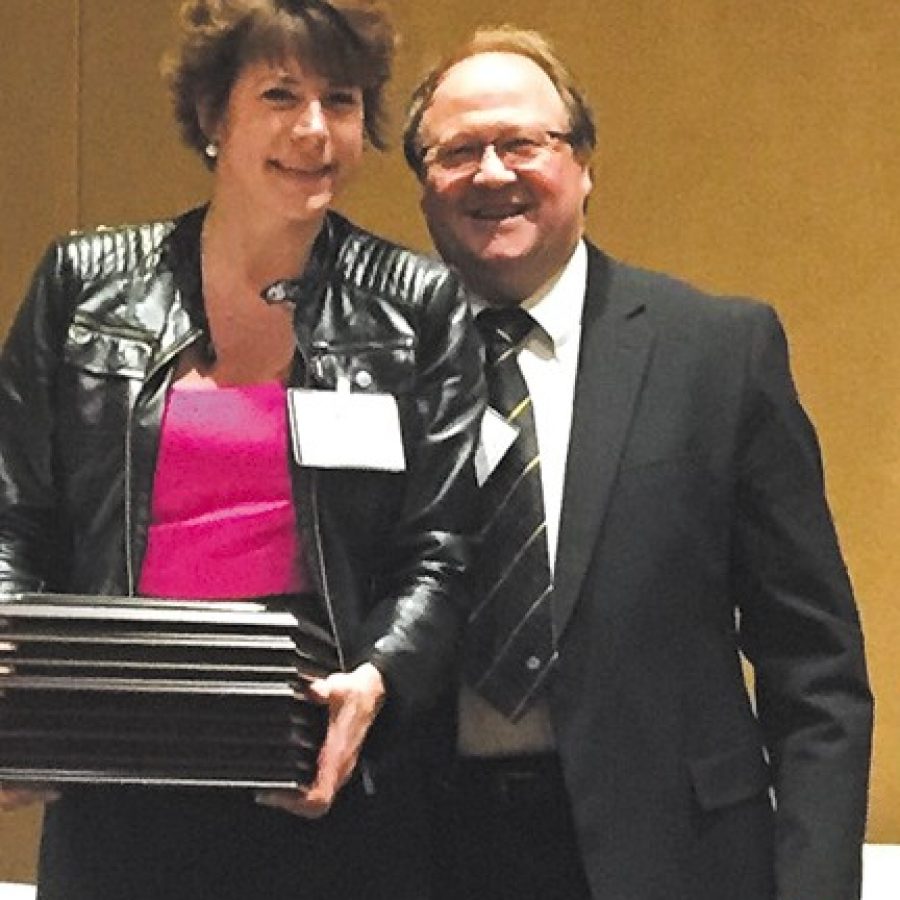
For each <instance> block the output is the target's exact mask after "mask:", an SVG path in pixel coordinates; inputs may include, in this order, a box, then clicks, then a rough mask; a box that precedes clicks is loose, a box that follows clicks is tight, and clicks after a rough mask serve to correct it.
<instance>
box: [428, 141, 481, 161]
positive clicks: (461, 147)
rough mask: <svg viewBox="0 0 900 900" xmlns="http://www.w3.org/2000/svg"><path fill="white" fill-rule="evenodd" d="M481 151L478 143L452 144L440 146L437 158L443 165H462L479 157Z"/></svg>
mask: <svg viewBox="0 0 900 900" xmlns="http://www.w3.org/2000/svg"><path fill="white" fill-rule="evenodd" d="M483 152H484V151H483V150H482V149H481V145H480V144H453V145H451V146H449V147H442V148H441V151H440V153H439V154H438V158H439V159H440V161H441V163H442V164H443V165H445V166H451V167H452V166H462V165H465V164H466V163H469V162H471V161H472V160H473V159H475V160H477V159H480V158H481V156H482V154H483Z"/></svg>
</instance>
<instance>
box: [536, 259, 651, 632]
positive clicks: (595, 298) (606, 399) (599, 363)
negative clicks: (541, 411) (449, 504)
mask: <svg viewBox="0 0 900 900" xmlns="http://www.w3.org/2000/svg"><path fill="white" fill-rule="evenodd" d="M614 265H615V264H614V263H612V262H611V261H610V260H608V259H607V258H606V257H605V256H604V255H603V254H602V253H601V252H600V251H599V250H597V249H596V248H595V247H593V246H592V245H590V244H588V284H587V292H586V295H585V305H584V314H583V317H582V333H581V349H580V355H579V361H578V377H577V380H576V383H575V400H574V413H573V416H572V432H571V436H570V439H569V453H568V459H567V462H566V478H565V488H564V491H563V504H562V517H561V521H560V531H559V543H558V549H557V557H556V567H555V568H556V576H555V581H554V592H553V622H554V626H555V631H556V634H557V636H561V635H562V634H563V632H564V631H565V629H566V626H567V625H568V622H569V619H570V618H571V616H572V611H573V609H574V607H575V604H576V602H577V600H578V596H579V594H580V591H581V585H582V582H583V581H584V576H585V573H586V572H587V568H588V565H589V563H590V560H591V557H592V555H593V549H594V545H595V543H596V539H597V536H598V534H599V531H600V528H601V526H602V523H603V519H604V518H605V514H606V508H607V504H608V502H609V496H610V491H611V490H612V488H613V485H614V483H615V479H616V474H617V472H618V469H619V463H620V460H621V456H622V451H623V449H624V446H625V442H626V439H627V436H628V430H629V425H630V423H631V420H632V417H633V415H634V411H635V408H636V404H637V400H638V398H639V396H640V392H641V388H642V385H643V381H644V373H645V371H646V368H647V363H648V361H649V358H650V350H651V347H652V344H653V332H652V330H651V328H650V325H649V323H648V322H647V317H646V315H645V314H644V304H643V301H642V298H641V297H639V296H635V295H634V294H633V293H631V292H627V291H622V290H621V289H620V288H618V287H617V282H616V279H615V278H614V274H613V271H612V269H613V266H614Z"/></svg>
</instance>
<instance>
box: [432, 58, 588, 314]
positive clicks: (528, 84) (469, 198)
mask: <svg viewBox="0 0 900 900" xmlns="http://www.w3.org/2000/svg"><path fill="white" fill-rule="evenodd" d="M569 128H570V123H569V119H568V114H567V112H566V108H565V105H564V104H563V101H562V98H561V97H560V96H559V94H558V93H557V91H556V88H555V87H554V86H553V83H552V82H551V81H550V79H549V78H548V77H547V75H546V74H545V73H544V71H543V70H542V69H541V68H540V66H538V65H537V64H536V63H534V62H532V61H531V60H530V59H528V58H527V57H525V56H520V55H518V54H514V53H493V52H492V53H481V54H478V55H476V56H471V57H468V58H467V59H464V60H462V61H461V62H459V63H457V64H456V65H454V66H452V67H451V68H450V69H449V70H448V71H447V73H446V74H445V76H444V78H443V80H442V81H441V82H440V84H439V85H438V88H437V90H436V91H435V93H434V96H433V98H432V101H431V104H430V105H429V107H428V108H427V109H426V111H425V114H424V116H423V117H422V126H421V129H420V141H421V144H422V146H423V147H425V148H433V149H431V152H430V153H427V154H426V172H425V177H424V181H423V186H422V187H423V193H422V201H421V202H422V210H423V212H424V214H425V218H426V221H427V223H428V228H429V231H430V232H431V236H432V239H433V240H434V243H435V246H436V247H437V249H438V252H439V253H440V254H441V256H442V257H443V258H444V259H445V260H446V261H447V262H448V263H451V264H453V265H455V266H457V267H458V268H459V270H460V271H461V273H462V275H463V278H464V279H465V280H466V281H467V282H468V284H469V285H470V286H471V287H472V288H474V289H475V290H476V291H478V292H479V293H480V294H481V295H482V296H483V297H484V299H485V300H487V301H489V302H491V303H497V304H510V303H518V302H520V301H521V300H523V299H525V298H526V297H528V296H529V295H531V294H533V293H534V292H535V291H536V290H538V288H540V287H541V286H542V285H543V284H545V283H546V282H547V281H548V280H549V279H550V278H552V277H553V276H554V275H555V274H556V273H557V272H558V271H559V269H560V268H561V267H562V266H563V265H564V264H565V263H566V261H567V260H568V258H569V256H570V255H571V253H572V251H573V250H574V248H575V245H576V244H577V242H578V240H579V238H580V236H581V234H582V232H583V230H584V203H585V200H586V198H587V196H588V194H589V192H590V190H591V177H590V172H589V170H588V162H587V160H586V159H579V158H578V157H576V155H575V154H574V152H573V150H572V148H571V146H569V144H568V143H566V142H565V140H559V139H553V138H551V139H549V140H548V142H547V145H546V147H545V148H544V149H543V150H542V151H541V152H540V153H539V154H538V155H537V157H536V158H535V159H534V160H532V161H530V162H528V163H527V164H522V165H519V164H518V163H517V162H516V160H515V159H514V158H510V159H508V161H507V163H506V164H504V162H503V161H502V160H501V158H500V155H502V153H501V154H500V155H498V154H497V152H495V151H496V148H495V147H494V146H493V145H492V144H491V142H492V141H495V140H496V141H497V142H498V144H499V146H500V148H501V150H502V148H504V147H510V146H514V143H515V140H516V138H517V135H518V134H521V135H523V136H524V135H528V134H532V135H534V134H539V135H543V134H546V133H547V132H550V133H554V132H555V133H557V134H558V133H563V134H567V133H568V131H569ZM471 147H475V148H481V147H484V148H485V149H484V152H483V154H482V155H481V156H480V158H479V160H478V164H477V165H476V166H468V167H466V166H463V167H462V168H460V169H456V168H455V167H454V160H455V148H471ZM443 151H446V152H443ZM476 154H477V149H476ZM469 155H471V153H469ZM445 162H446V163H447V164H446V165H445V164H444V163H445Z"/></svg>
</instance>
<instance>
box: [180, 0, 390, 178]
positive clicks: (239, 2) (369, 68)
mask: <svg viewBox="0 0 900 900" xmlns="http://www.w3.org/2000/svg"><path fill="white" fill-rule="evenodd" d="M180 21H181V40H180V43H179V46H178V49H177V50H176V51H175V52H174V53H173V54H172V55H171V56H170V57H169V58H168V59H167V60H166V61H165V62H164V64H163V70H164V73H165V75H166V79H167V81H168V84H169V89H170V92H171V95H172V103H173V106H174V110H175V118H176V120H177V122H178V125H179V127H180V129H181V135H182V137H183V139H184V141H185V143H186V144H187V145H188V146H189V147H191V148H192V149H194V150H196V151H197V152H198V153H200V155H201V157H203V159H204V161H205V162H206V163H207V164H208V165H212V161H211V160H208V159H207V158H206V157H205V155H204V154H203V150H204V148H205V146H206V144H207V143H208V142H209V136H208V134H207V129H209V128H210V127H211V125H212V123H215V122H217V121H218V120H219V119H220V117H221V116H222V114H223V113H224V111H225V108H226V107H227V105H228V98H229V96H230V95H231V89H232V87H233V86H234V82H235V79H236V78H237V77H238V75H239V74H240V72H241V70H242V69H243V67H244V66H246V65H247V64H248V63H252V62H256V61H259V60H264V59H265V60H271V61H273V62H280V61H283V60H285V59H287V58H296V59H298V60H299V61H300V62H301V63H302V64H303V65H304V66H309V67H310V68H311V69H312V70H313V71H315V72H316V74H318V75H321V76H323V77H325V78H328V79H330V80H332V81H334V82H335V83H336V84H339V85H351V86H354V87H360V88H362V92H363V104H364V127H365V134H366V137H367V138H368V140H369V143H371V144H372V146H374V147H377V148H378V149H379V150H380V149H384V147H385V143H386V142H385V138H384V123H385V101H384V90H385V86H386V85H387V82H388V79H389V78H390V75H391V64H392V62H393V57H394V46H395V43H396V40H395V34H394V29H393V27H392V25H391V22H390V20H389V19H388V17H387V14H386V13H385V11H384V9H383V8H382V7H381V5H380V4H379V3H378V0H334V2H332V3H329V2H326V0H185V2H184V3H183V4H182V6H181V19H180Z"/></svg>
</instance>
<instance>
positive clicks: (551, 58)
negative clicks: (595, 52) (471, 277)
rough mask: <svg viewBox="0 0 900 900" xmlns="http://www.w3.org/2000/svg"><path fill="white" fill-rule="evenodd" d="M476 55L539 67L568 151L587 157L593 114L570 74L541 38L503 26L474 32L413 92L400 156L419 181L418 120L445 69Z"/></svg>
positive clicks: (594, 135) (592, 137)
mask: <svg viewBox="0 0 900 900" xmlns="http://www.w3.org/2000/svg"><path fill="white" fill-rule="evenodd" d="M480 53H515V54H517V55H519V56H524V57H526V58H527V59H530V60H531V61H532V62H533V63H536V64H537V65H538V66H540V67H541V68H542V69H543V70H544V72H545V73H546V75H547V77H548V78H549V79H550V81H552V82H553V86H554V87H555V88H556V90H557V92H558V93H559V96H560V98H561V99H562V102H563V105H564V106H565V108H566V112H567V113H568V116H569V129H570V131H571V135H572V136H571V139H570V141H569V142H570V143H571V145H572V148H573V149H574V150H575V152H576V153H580V154H583V155H584V156H590V154H591V152H592V151H593V149H594V147H595V146H596V143H597V129H596V126H595V125H594V114H593V112H592V110H591V107H590V105H589V104H588V101H587V99H586V98H585V96H584V93H583V92H582V90H581V89H580V88H579V87H578V85H577V84H576V82H575V79H574V78H573V76H572V73H571V72H570V71H569V70H568V69H567V68H566V66H565V65H564V64H563V63H562V61H561V60H560V58H559V57H558V56H557V55H556V52H555V51H554V49H553V47H552V46H551V44H550V42H549V41H548V40H547V39H546V38H545V37H544V36H543V35H542V34H540V33H539V32H537V31H530V30H528V29H524V28H516V27H515V26H513V25H504V26H501V27H500V28H485V29H481V30H479V31H476V32H474V33H473V34H472V35H471V36H470V37H469V39H468V40H467V41H465V43H464V44H463V45H462V46H461V47H459V48H458V49H457V50H456V51H455V52H453V53H451V54H450V55H449V56H446V57H444V59H442V60H441V61H440V62H439V63H438V64H437V65H436V66H434V67H433V68H432V69H431V71H429V72H428V74H427V75H426V76H425V77H424V78H423V79H422V81H421V82H420V83H419V85H418V87H417V88H416V89H415V90H414V91H413V94H412V98H411V99H410V102H409V107H408V110H407V114H406V125H405V127H404V129H403V153H404V155H405V156H406V161H407V162H408V163H409V165H410V167H411V168H412V170H413V171H414V172H415V173H416V175H417V176H418V177H419V178H423V177H424V175H425V169H424V166H423V163H422V152H423V150H422V146H421V141H420V139H419V132H420V130H421V128H422V117H423V116H424V115H425V111H426V110H427V109H428V107H429V106H430V105H431V100H432V97H433V96H434V92H435V91H436V90H437V88H438V86H439V85H440V83H441V81H442V80H443V78H444V76H445V75H446V74H447V71H448V70H449V69H451V68H453V66H455V65H456V64H457V63H459V62H462V61H463V60H464V59H468V58H469V57H470V56H477V55H478V54H480Z"/></svg>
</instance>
